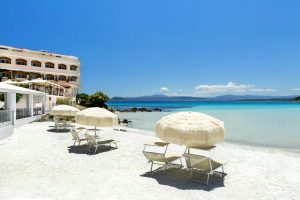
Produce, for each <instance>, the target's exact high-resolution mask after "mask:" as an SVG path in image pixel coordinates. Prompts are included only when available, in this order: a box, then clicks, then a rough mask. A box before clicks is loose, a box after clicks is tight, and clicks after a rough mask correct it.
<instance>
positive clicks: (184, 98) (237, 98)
mask: <svg viewBox="0 0 300 200" xmlns="http://www.w3.org/2000/svg"><path fill="white" fill-rule="evenodd" d="M295 97H296V96H259V95H222V96H217V97H207V98H205V97H191V96H167V95H161V94H157V95H149V96H139V97H113V98H111V99H110V101H247V100H248V101H261V100H274V101H275V100H286V101H287V100H292V99H293V98H295Z"/></svg>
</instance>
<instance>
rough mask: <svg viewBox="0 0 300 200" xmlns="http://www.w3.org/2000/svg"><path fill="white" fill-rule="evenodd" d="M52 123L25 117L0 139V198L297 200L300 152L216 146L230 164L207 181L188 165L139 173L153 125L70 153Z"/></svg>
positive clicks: (66, 136) (111, 134) (66, 137)
mask: <svg viewBox="0 0 300 200" xmlns="http://www.w3.org/2000/svg"><path fill="white" fill-rule="evenodd" d="M50 125H52V124H50V123H32V124H28V125H25V126H23V127H20V128H18V129H16V130H15V134H14V135H13V136H11V137H9V138H6V139H3V140H1V141H0V157H1V159H0V199H168V200H169V199H181V200H182V199H300V154H299V153H297V152H289V151H284V150H279V149H268V148H258V147H250V146H242V145H236V144H227V143H225V144H222V145H219V146H218V147H217V149H216V152H215V156H214V157H215V158H217V159H220V160H224V161H226V162H227V163H228V164H227V165H226V166H225V172H226V173H227V174H228V175H227V176H226V177H225V180H224V182H222V181H220V180H218V179H213V180H212V185H211V186H209V187H207V186H204V185H201V184H199V183H194V182H189V181H188V179H187V175H188V174H187V172H186V171H185V170H178V169H177V170H176V169H175V170H174V169H173V170H172V169H171V170H168V172H167V175H163V174H162V173H157V174H154V175H149V174H148V175H144V174H145V172H146V171H148V170H149V167H150V166H149V165H148V164H147V162H146V159H145V158H144V156H143V154H142V150H143V144H144V143H145V142H149V141H156V138H155V137H153V136H151V134H152V133H151V132H147V131H142V130H134V129H130V132H127V133H123V132H117V131H113V130H111V129H105V130H104V131H102V132H101V135H102V136H104V137H105V138H113V139H116V140H119V141H120V143H119V149H117V150H110V151H104V152H100V153H98V154H95V155H88V154H85V153H84V152H85V151H81V152H82V153H81V154H79V153H69V152H68V147H69V146H71V145H72V141H71V135H70V133H54V132H49V131H47V130H48V129H51V127H49V126H50ZM137 133H138V134H137ZM170 150H172V151H173V150H174V151H183V147H178V146H173V147H172V148H171V149H170ZM100 151H103V149H100Z"/></svg>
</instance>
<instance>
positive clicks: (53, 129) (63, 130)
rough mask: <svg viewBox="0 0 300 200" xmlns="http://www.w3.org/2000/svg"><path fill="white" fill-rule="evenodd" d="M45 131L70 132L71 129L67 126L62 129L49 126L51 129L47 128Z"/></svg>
mask: <svg viewBox="0 0 300 200" xmlns="http://www.w3.org/2000/svg"><path fill="white" fill-rule="evenodd" d="M47 131H48V132H52V133H70V131H71V129H69V128H64V129H62V128H60V129H55V128H51V129H48V130H47Z"/></svg>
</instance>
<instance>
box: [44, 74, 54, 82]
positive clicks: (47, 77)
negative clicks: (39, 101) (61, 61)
mask: <svg viewBox="0 0 300 200" xmlns="http://www.w3.org/2000/svg"><path fill="white" fill-rule="evenodd" d="M45 80H52V81H53V80H54V76H53V75H46V76H45Z"/></svg>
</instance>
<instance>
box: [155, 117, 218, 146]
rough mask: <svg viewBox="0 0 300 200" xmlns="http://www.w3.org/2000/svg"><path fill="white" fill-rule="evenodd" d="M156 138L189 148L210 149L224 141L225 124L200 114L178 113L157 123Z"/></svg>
mask: <svg viewBox="0 0 300 200" xmlns="http://www.w3.org/2000/svg"><path fill="white" fill-rule="evenodd" d="M156 136H157V137H159V138H160V139H161V140H163V141H165V142H170V143H174V144H178V145H185V146H186V147H188V148H192V147H196V148H209V147H212V146H214V145H215V144H217V143H220V142H223V141H224V123H223V122H222V121H220V120H218V119H216V118H214V117H211V116H209V115H205V114H202V113H198V112H178V113H174V114H170V115H168V116H165V117H163V118H162V119H160V120H159V121H158V122H157V124H156Z"/></svg>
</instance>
